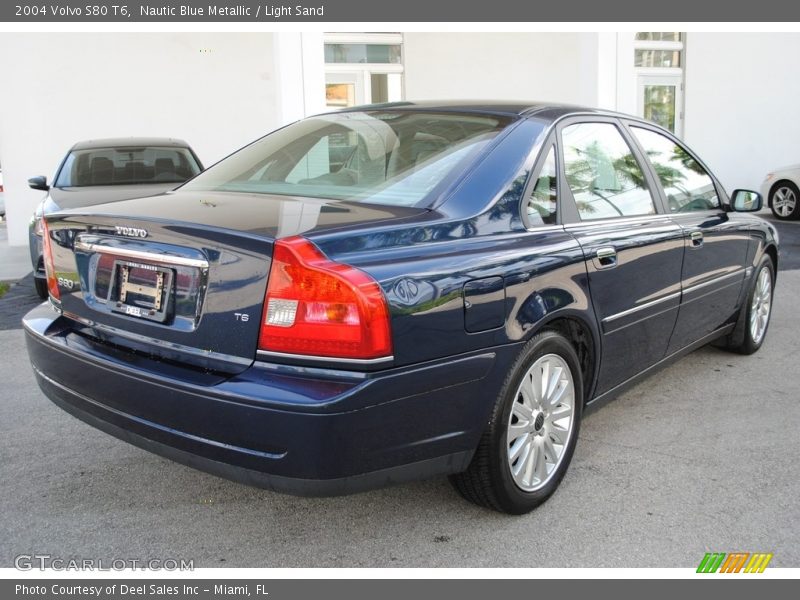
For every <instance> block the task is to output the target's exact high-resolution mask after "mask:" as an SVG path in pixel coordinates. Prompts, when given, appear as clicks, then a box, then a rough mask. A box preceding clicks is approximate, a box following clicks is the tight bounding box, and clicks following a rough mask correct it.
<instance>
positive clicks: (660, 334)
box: [569, 216, 683, 394]
mask: <svg viewBox="0 0 800 600" xmlns="http://www.w3.org/2000/svg"><path fill="white" fill-rule="evenodd" d="M569 231H570V233H572V234H573V235H574V236H575V237H576V238H577V240H578V242H579V243H580V245H581V248H582V249H583V252H584V256H585V257H586V258H587V261H586V264H587V270H588V272H589V289H590V291H591V294H592V302H593V304H594V309H595V314H596V316H597V320H598V321H599V322H600V328H601V334H602V344H603V348H602V357H601V364H600V374H599V378H598V384H597V385H598V387H597V391H596V393H597V394H602V393H603V392H606V391H608V390H609V389H611V388H613V387H614V386H615V385H617V384H619V383H622V382H623V381H625V380H626V379H629V378H630V377H632V376H634V375H636V374H637V373H639V372H641V371H642V370H644V369H646V368H647V367H649V366H651V365H652V364H654V363H656V362H658V361H659V360H661V359H662V358H663V357H664V356H665V355H666V351H667V346H668V342H669V339H670V335H671V333H672V330H673V328H674V326H675V321H676V318H677V315H678V305H679V303H680V281H681V262H682V258H683V231H682V230H681V228H680V227H679V226H678V225H676V224H675V223H673V222H672V221H671V220H670V219H669V218H668V217H665V216H658V217H652V218H648V219H644V220H641V219H640V220H637V221H616V222H604V223H596V224H586V225H579V226H570V227H569ZM609 248H613V249H614V251H615V252H616V266H612V267H608V268H604V265H603V264H602V263H601V262H600V260H601V259H599V258H598V257H597V253H598V251H602V250H604V249H609ZM601 254H602V252H601Z"/></svg>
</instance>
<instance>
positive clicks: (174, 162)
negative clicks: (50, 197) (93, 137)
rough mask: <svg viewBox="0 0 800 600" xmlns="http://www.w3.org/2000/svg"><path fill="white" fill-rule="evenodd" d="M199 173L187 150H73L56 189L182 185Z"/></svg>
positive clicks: (143, 148) (147, 148)
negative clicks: (141, 184) (143, 184)
mask: <svg viewBox="0 0 800 600" xmlns="http://www.w3.org/2000/svg"><path fill="white" fill-rule="evenodd" d="M199 172H200V166H199V165H198V164H197V161H196V160H195V158H194V156H193V155H192V153H191V152H190V151H189V150H188V149H187V148H167V147H159V146H136V147H130V148H90V149H87V150H73V151H72V152H70V153H69V156H67V160H66V161H65V162H64V166H63V167H61V171H60V172H59V174H58V178H57V179H56V184H55V185H56V187H84V186H93V185H135V184H139V183H183V182H184V181H186V180H187V179H189V178H191V177H194V176H195V175H197V174H198V173H199Z"/></svg>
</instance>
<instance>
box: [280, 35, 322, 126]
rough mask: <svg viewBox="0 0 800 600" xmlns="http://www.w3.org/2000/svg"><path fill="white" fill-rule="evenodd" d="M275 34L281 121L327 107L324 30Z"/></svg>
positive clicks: (320, 110)
mask: <svg viewBox="0 0 800 600" xmlns="http://www.w3.org/2000/svg"><path fill="white" fill-rule="evenodd" d="M273 36H274V40H275V41H274V47H275V52H274V71H275V90H276V95H277V102H278V117H279V118H278V120H279V122H280V124H281V125H286V124H288V123H292V122H293V121H297V120H299V119H302V118H304V117H307V116H308V115H312V114H316V113H320V112H323V111H324V110H325V54H324V45H323V38H322V33H298V32H278V33H275V34H273Z"/></svg>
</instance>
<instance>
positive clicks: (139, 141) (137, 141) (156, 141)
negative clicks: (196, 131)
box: [72, 137, 189, 150]
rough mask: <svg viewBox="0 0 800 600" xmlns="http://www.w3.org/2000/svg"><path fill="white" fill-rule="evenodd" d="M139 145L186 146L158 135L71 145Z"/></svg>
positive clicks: (111, 146)
mask: <svg viewBox="0 0 800 600" xmlns="http://www.w3.org/2000/svg"><path fill="white" fill-rule="evenodd" d="M139 146H159V147H165V146H166V147H174V148H188V147H189V144H187V143H186V142H185V141H183V140H179V139H176V138H159V137H127V138H103V139H97V140H84V141H82V142H77V143H76V144H75V145H74V146H72V149H73V150H88V149H91V148H117V147H119V148H132V147H139Z"/></svg>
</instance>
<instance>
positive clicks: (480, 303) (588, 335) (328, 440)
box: [25, 105, 777, 494]
mask: <svg viewBox="0 0 800 600" xmlns="http://www.w3.org/2000/svg"><path fill="white" fill-rule="evenodd" d="M397 110H414V106H413V105H411V106H410V107H406V108H403V107H397ZM436 110H442V107H437V108H436ZM454 110H455V109H454ZM459 110H467V108H465V107H460V108H459ZM469 110H473V111H480V110H484V111H487V112H489V111H499V110H501V108H500V107H499V105H492V106H491V108H489V107H484V108H480V107H474V106H473V107H471V108H469ZM503 110H506V111H510V112H514V111H518V112H517V119H516V120H515V121H514V122H513V123H512V124H511V125H510V126H509V127H508V128H507V130H506V131H505V132H504V133H503V134H502V135H500V136H499V137H498V139H497V140H495V142H494V143H493V144H492V145H491V148H490V149H489V150H487V152H486V154H485V155H484V156H482V157H481V158H480V159H479V160H477V161H476V162H475V164H474V165H473V166H472V168H471V169H470V170H469V172H467V173H466V174H465V175H464V176H462V177H459V178H457V179H454V180H453V181H451V182H450V183H449V185H448V186H447V192H446V193H444V194H442V195H441V196H440V197H439V198H437V199H436V200H435V201H434V202H432V203H431V205H430V208H428V209H420V208H393V207H386V206H375V205H368V204H355V203H348V202H326V201H320V200H309V199H304V198H290V197H278V196H259V195H256V194H234V193H219V194H205V193H203V194H201V193H197V192H181V191H180V190H178V191H176V192H172V193H170V194H168V195H166V196H156V197H151V198H145V199H141V200H127V201H121V202H116V203H113V204H107V205H100V206H94V207H92V208H91V210H79V209H76V210H72V211H63V212H59V213H56V214H53V215H48V218H47V221H48V224H49V227H50V229H51V231H52V232H53V234H52V235H53V241H54V243H53V246H54V255H55V256H54V258H55V265H56V270H57V271H58V272H59V273H61V274H66V276H68V277H72V278H73V279H74V281H75V286H74V288H73V289H71V290H66V289H63V288H62V289H61V297H62V301H61V309H62V310H63V314H59V313H55V312H53V311H52V310H50V309H49V308H47V307H42V308H38V309H36V310H34V311H32V312H31V313H30V314H29V315H28V316H27V317H26V319H25V327H26V331H27V341H28V348H29V353H30V356H31V360H32V363H33V366H34V371H35V373H36V376H37V379H38V381H39V384H40V385H41V386H42V389H43V390H44V391H45V393H46V394H47V395H48V396H50V397H51V398H52V399H53V400H54V401H55V402H56V403H57V404H59V405H60V406H62V407H64V408H65V409H66V410H69V411H70V412H72V413H73V414H75V415H76V416H78V417H79V418H82V419H84V420H86V421H87V422H90V423H92V424H93V425H95V426H97V427H100V428H102V429H104V430H106V431H109V432H110V433H112V434H113V435H117V436H119V437H122V438H123V439H127V440H128V441H131V442H133V443H136V444H138V445H141V446H143V447H146V448H148V449H150V450H153V451H156V452H159V453H161V454H165V455H168V456H170V457H171V458H174V459H176V460H179V461H182V462H185V463H187V464H191V465H192V466H196V467H199V468H203V469H206V470H209V471H211V472H214V473H218V474H222V475H225V476H228V477H234V478H239V479H241V480H243V481H246V482H248V483H253V484H257V485H263V486H266V487H271V488H274V489H279V490H282V491H288V492H295V493H303V494H312V493H326V494H327V493H341V492H349V491H355V490H357V489H363V488H366V487H371V486H375V485H383V484H386V483H392V482H396V481H402V480H406V479H409V478H414V477H418V476H423V475H436V474H443V473H453V472H458V471H460V470H463V469H464V468H466V466H467V464H468V462H469V459H470V457H471V455H472V453H473V451H474V449H475V447H476V445H477V443H478V440H479V438H480V436H481V434H482V432H483V430H484V427H485V424H486V421H487V418H488V415H489V414H490V411H491V409H492V407H493V404H494V402H495V400H496V397H497V394H498V391H499V390H500V388H501V386H502V382H503V380H504V378H505V377H506V375H507V373H508V370H509V368H510V366H511V364H512V363H513V362H514V360H515V358H516V356H517V354H518V353H519V351H520V349H521V348H522V346H523V345H524V343H525V342H526V341H527V340H529V339H530V338H531V337H532V336H533V335H534V334H535V333H536V332H537V331H540V330H542V329H543V328H546V327H556V328H558V329H559V330H560V331H563V332H565V333H566V334H568V335H570V336H571V337H572V338H573V340H574V341H575V343H576V345H578V346H579V350H580V351H579V356H580V358H581V361H582V369H583V376H584V378H585V385H584V389H585V390H586V401H587V402H591V401H592V400H593V399H596V398H602V399H604V398H607V397H610V395H612V394H613V393H615V392H616V391H618V390H619V389H622V387H623V386H625V385H626V384H628V383H630V382H631V381H634V380H636V378H637V377H640V376H641V374H642V373H643V372H647V371H648V370H652V368H654V365H660V364H662V362H663V361H664V360H665V359H668V358H670V357H674V356H677V355H678V354H679V353H680V352H683V351H686V350H687V349H690V348H692V347H694V345H696V344H697V343H702V342H704V341H707V340H709V339H712V338H713V336H714V335H720V334H724V333H728V332H729V331H731V329H732V327H733V324H734V323H735V322H736V317H737V314H738V311H739V308H740V306H741V305H742V300H743V297H744V292H743V290H746V289H747V285H748V282H749V278H750V277H751V276H752V273H751V271H752V269H750V268H748V267H752V266H754V265H756V264H757V263H758V261H759V260H760V258H761V256H762V255H763V254H764V253H765V252H774V251H775V248H776V247H777V235H776V233H775V230H774V228H773V227H772V226H770V225H768V224H767V223H765V222H764V221H762V220H760V219H758V218H757V217H754V216H752V215H748V214H741V213H733V212H730V210H728V208H727V207H726V206H723V208H721V209H720V210H718V211H710V212H707V213H697V214H690V215H686V216H679V217H676V216H674V215H670V214H666V211H665V210H664V205H663V201H659V202H657V205H658V207H659V212H660V213H661V214H658V215H653V216H652V217H647V218H637V219H627V220H617V219H610V220H606V221H597V222H592V223H580V222H577V220H576V219H575V218H572V217H571V215H572V216H574V215H575V214H576V210H575V208H574V206H573V207H571V209H570V206H569V203H570V202H573V200H572V199H571V196H569V195H568V194H562V195H561V200H560V202H561V203H562V209H561V211H560V215H561V224H560V225H556V226H545V227H539V228H533V229H527V228H526V226H525V224H524V222H523V216H522V214H521V206H522V204H523V201H524V199H525V197H526V195H525V194H526V190H527V189H528V186H529V185H530V183H529V182H530V175H531V172H532V170H533V169H534V167H535V165H536V164H537V162H536V161H537V156H538V154H539V151H540V149H541V148H542V147H543V145H544V143H545V141H547V144H548V146H547V147H548V148H549V144H550V143H551V142H552V139H553V138H552V132H553V131H554V130H555V129H556V127H557V126H558V124H559V123H560V122H561V121H562V120H564V119H576V118H577V119H587V120H592V119H593V118H602V119H605V120H614V119H616V116H615V115H608V114H601V113H597V112H595V111H584V110H580V109H571V108H557V107H556V108H549V109H544V108H537V107H530V108H527V109H521V108H517V107H511V106H506V108H505V109H503ZM561 177H562V180H563V173H562V174H561ZM647 177H648V180H649V182H650V184H651V186H652V185H654V183H653V182H654V175H653V173H647ZM562 183H563V181H562ZM562 189H563V186H562ZM651 189H652V188H651ZM659 193H660V192H659ZM723 200H725V201H727V198H723ZM298 212H300V213H302V214H304V215H306V216H308V215H313V216H314V218H313V219H308V218H304V219H302V220H298V219H297V218H296V217H294V216H293V215H296V214H298ZM120 222H124V224H125V225H126V226H130V227H137V228H143V229H146V230H147V232H148V237H147V238H146V239H145V240H136V241H130V240H123V239H120V238H118V237H116V236H115V235H114V233H113V232H114V225H115V224H119V223H120ZM697 229H701V230H703V232H704V233H705V234H706V237H705V240H706V243H705V247H703V248H690V247H689V244H691V239H690V237H689V235H690V233H691V231H694V230H697ZM297 234H300V235H303V236H305V237H307V238H308V239H309V240H311V241H312V242H313V243H314V244H316V245H317V246H318V247H319V248H320V249H321V250H322V251H323V252H324V253H325V254H326V255H327V256H328V257H329V258H330V259H332V260H335V261H339V262H343V263H347V264H349V265H352V266H355V267H357V268H359V269H362V270H363V271H365V272H366V273H368V274H369V275H370V276H371V277H373V278H374V279H375V280H376V281H377V282H378V283H379V284H380V286H381V288H382V289H383V291H384V294H385V296H386V299H387V301H388V304H389V308H390V313H391V328H392V333H393V344H394V349H393V360H392V361H391V362H389V363H379V364H373V365H363V364H355V363H348V362H347V361H341V362H339V363H330V362H321V361H315V360H313V359H298V358H291V357H284V358H281V357H269V359H268V360H267V358H266V357H264V356H261V355H258V356H257V354H256V343H257V337H258V328H259V322H260V317H261V310H262V302H263V298H264V293H265V290H266V284H267V281H266V279H267V275H268V273H269V266H270V257H271V252H272V244H273V241H274V240H275V239H276V238H281V237H287V236H291V235H297ZM82 236H83V237H85V236H93V238H97V239H105V240H107V241H109V243H118V244H126V245H128V246H129V247H131V248H137V247H141V248H147V249H149V250H152V251H160V252H164V253H173V254H174V255H187V256H189V255H191V256H197V255H198V253H199V254H200V255H203V256H205V257H206V258H207V259H208V261H209V263H210V267H209V269H208V273H205V274H203V275H202V277H204V279H203V282H204V283H203V287H202V289H201V290H200V291H199V292H198V294H197V295H196V297H195V296H190V297H187V298H186V301H185V303H184V304H183V305H182V307H181V308H180V310H179V311H178V316H181V317H182V318H183V319H185V320H184V321H183V323H184V325H185V326H184V327H173V326H171V325H170V324H169V323H166V324H159V323H153V322H146V321H142V320H137V319H136V318H134V317H127V316H124V315H119V314H116V313H112V312H110V311H107V310H103V309H98V307H95V308H92V306H91V302H89V303H88V304H87V301H86V300H87V290H88V289H89V287H88V286H89V280H90V275H91V273H90V271H91V268H90V258H91V257H89V256H85V257H81V255H80V253H78V255H77V256H78V260H77V261H76V260H75V254H74V253H73V248H74V243H75V240H76V239H77V238H79V237H82ZM609 245H611V246H614V247H615V248H616V250H617V257H618V265H617V266H616V267H615V268H613V269H609V270H603V269H600V268H598V264H597V262H596V258H595V256H594V253H595V251H596V250H597V249H598V248H601V247H604V246H609ZM725 274H732V275H731V277H730V278H729V280H725V281H724V282H722V281H719V280H718V279H719V278H718V276H719V275H725ZM697 284H707V285H705V286H704V287H697V288H694V287H693V286H696V285H697ZM703 289H704V290H705V292H702V291H700V290H703ZM195 311H196V313H195ZM242 313H245V314H247V315H249V318H248V319H246V320H244V321H242V320H241V319H240V318H237V319H234V318H233V316H234V314H242ZM195 316H198V318H197V319H196V320H195V321H193V320H192V319H193V318H194V317H195Z"/></svg>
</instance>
